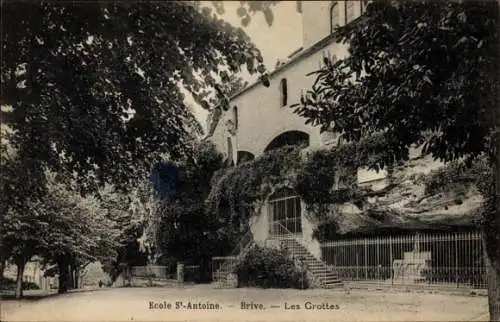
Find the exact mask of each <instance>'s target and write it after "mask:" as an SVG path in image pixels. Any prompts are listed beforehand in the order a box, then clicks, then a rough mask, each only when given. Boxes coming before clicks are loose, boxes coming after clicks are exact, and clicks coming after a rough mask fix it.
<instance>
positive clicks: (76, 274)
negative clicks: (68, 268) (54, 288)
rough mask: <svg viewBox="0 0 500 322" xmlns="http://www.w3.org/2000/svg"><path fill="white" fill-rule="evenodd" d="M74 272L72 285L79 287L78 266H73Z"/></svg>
mask: <svg viewBox="0 0 500 322" xmlns="http://www.w3.org/2000/svg"><path fill="white" fill-rule="evenodd" d="M74 274H75V285H74V288H80V284H79V282H80V281H79V280H80V278H79V275H80V272H79V271H78V268H75V270H74Z"/></svg>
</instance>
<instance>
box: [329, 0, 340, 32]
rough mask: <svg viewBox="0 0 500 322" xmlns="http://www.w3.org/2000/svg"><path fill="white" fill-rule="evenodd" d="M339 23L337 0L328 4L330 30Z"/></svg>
mask: <svg viewBox="0 0 500 322" xmlns="http://www.w3.org/2000/svg"><path fill="white" fill-rule="evenodd" d="M339 24H340V10H339V3H338V1H332V5H331V6H330V32H333V31H334V30H335V27H336V26H337V25H339Z"/></svg>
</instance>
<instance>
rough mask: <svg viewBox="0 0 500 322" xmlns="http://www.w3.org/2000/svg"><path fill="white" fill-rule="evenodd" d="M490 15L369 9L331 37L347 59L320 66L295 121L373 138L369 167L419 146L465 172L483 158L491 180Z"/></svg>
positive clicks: (420, 5) (437, 6) (496, 274)
mask: <svg viewBox="0 0 500 322" xmlns="http://www.w3.org/2000/svg"><path fill="white" fill-rule="evenodd" d="M498 14H499V5H498V2H497V1H453V2H449V1H447V2H442V1H427V0H420V1H392V0H382V1H372V2H370V4H369V5H368V7H367V9H366V13H365V14H363V15H362V16H361V17H360V18H359V19H357V20H356V21H354V22H352V23H350V24H348V25H346V26H343V27H340V28H337V30H336V34H337V36H338V41H339V42H343V43H346V44H347V48H348V56H347V57H345V58H342V59H339V60H337V61H333V60H332V59H330V58H325V60H324V66H323V67H322V68H321V69H320V70H318V71H316V72H314V73H313V74H315V75H316V79H315V82H314V85H313V86H312V88H311V89H310V90H308V91H307V92H306V94H305V95H303V96H302V97H301V101H300V103H299V104H297V105H294V109H295V112H296V113H297V114H298V115H300V116H303V117H305V118H306V119H307V121H308V123H312V124H314V125H318V126H320V127H321V129H322V130H332V131H334V132H337V133H340V134H341V136H342V137H343V139H344V140H345V141H348V142H355V143H356V142H360V141H362V140H364V139H365V138H368V137H371V136H372V135H379V136H380V137H381V138H383V142H384V144H381V145H380V153H379V154H381V155H386V156H387V157H382V158H379V160H378V161H377V162H375V164H371V165H369V166H370V167H371V168H377V167H383V166H384V165H387V164H391V163H393V162H395V161H398V160H404V159H405V158H407V156H408V153H409V147H410V146H412V145H418V146H422V147H423V153H424V154H431V155H433V156H434V157H435V158H437V159H440V160H443V161H453V160H459V161H467V162H466V164H467V165H468V166H470V165H471V163H472V161H473V160H474V159H476V158H477V157H479V156H482V155H486V156H487V160H488V163H489V166H490V167H493V166H494V167H495V171H497V172H498V170H499V169H500V167H499V165H500V163H499V162H500V160H499V159H498V157H497V154H498V143H499V140H498V130H496V131H495V126H496V123H495V122H497V119H498V116H497V115H496V113H494V109H495V108H496V107H497V106H498V96H497V95H498V93H497V92H498V76H497V73H498V70H499V66H498V40H499V37H498V23H499V20H498V17H499V15H498ZM497 181H498V173H497ZM494 188H495V185H493V184H489V185H488V184H487V185H486V188H485V189H483V193H485V197H486V198H487V201H486V205H485V211H484V223H483V231H484V237H485V246H486V247H485V248H486V252H487V255H488V256H487V257H486V259H487V260H486V263H487V268H488V279H489V304H490V318H491V320H498V319H500V251H499V249H500V248H499V247H498V245H499V244H500V241H499V239H498V236H499V229H500V228H499V227H500V221H499V216H498V211H499V209H500V208H499V205H500V204H498V198H496V197H495V195H494ZM496 189H497V190H498V187H496Z"/></svg>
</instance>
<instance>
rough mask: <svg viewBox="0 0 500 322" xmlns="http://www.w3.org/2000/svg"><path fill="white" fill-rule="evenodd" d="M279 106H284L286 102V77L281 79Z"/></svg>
mask: <svg viewBox="0 0 500 322" xmlns="http://www.w3.org/2000/svg"><path fill="white" fill-rule="evenodd" d="M280 88H281V106H286V105H287V103H288V88H287V83H286V78H283V79H281V82H280Z"/></svg>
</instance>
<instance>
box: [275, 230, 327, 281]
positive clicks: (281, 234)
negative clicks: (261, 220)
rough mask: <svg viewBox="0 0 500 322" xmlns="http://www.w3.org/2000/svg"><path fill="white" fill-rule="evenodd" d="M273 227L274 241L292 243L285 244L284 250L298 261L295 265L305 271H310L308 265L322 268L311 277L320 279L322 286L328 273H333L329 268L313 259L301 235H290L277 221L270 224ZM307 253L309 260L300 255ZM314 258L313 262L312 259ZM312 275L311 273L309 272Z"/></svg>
mask: <svg viewBox="0 0 500 322" xmlns="http://www.w3.org/2000/svg"><path fill="white" fill-rule="evenodd" d="M272 225H273V231H274V235H273V237H274V238H275V239H278V240H280V241H285V240H292V241H294V242H292V243H286V250H287V251H288V253H289V256H290V257H291V258H292V259H293V260H296V261H298V262H297V264H298V265H300V266H303V267H305V268H306V269H308V270H310V269H311V267H310V265H316V267H318V266H319V267H322V268H321V269H319V270H315V271H314V273H313V275H314V276H315V278H320V279H322V281H323V282H320V283H321V284H324V283H325V281H326V280H327V275H328V274H329V273H330V272H335V270H333V269H332V268H331V267H329V266H328V265H326V264H325V263H324V262H323V261H321V260H319V259H317V258H315V257H314V255H313V254H312V253H311V252H310V251H309V249H308V247H307V243H306V241H305V240H304V239H303V238H302V235H301V234H297V233H292V232H291V231H290V230H288V229H287V228H286V227H285V226H283V225H282V224H281V222H279V221H275V222H273V223H272ZM304 251H305V252H307V253H309V256H310V257H309V259H307V258H303V257H302V256H301V255H300V254H301V253H303V252H304ZM311 257H312V258H314V260H313V259H312V258H311ZM311 273H312V271H311Z"/></svg>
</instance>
